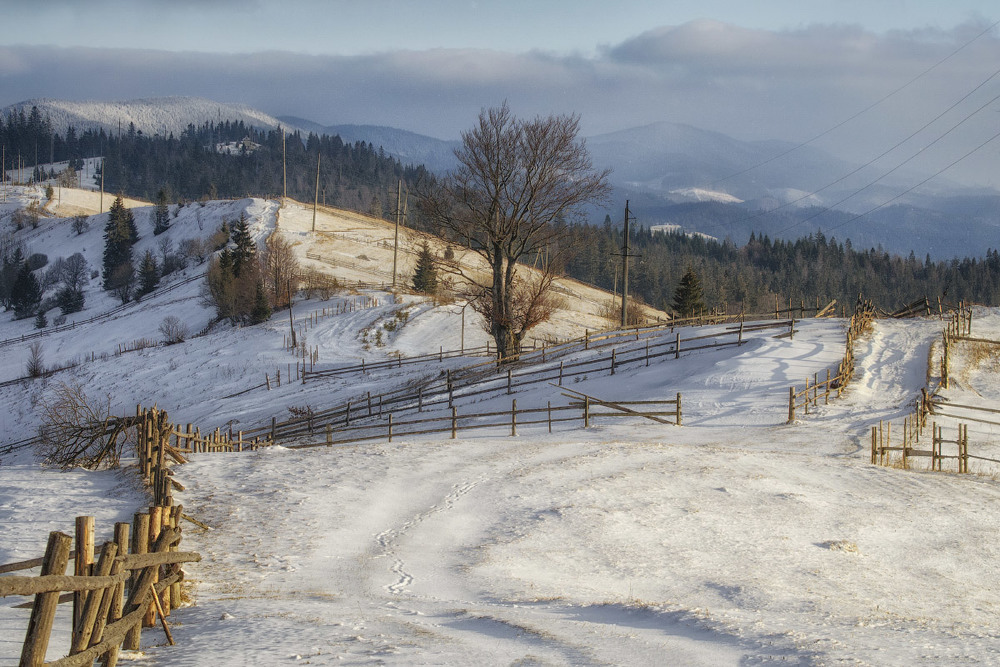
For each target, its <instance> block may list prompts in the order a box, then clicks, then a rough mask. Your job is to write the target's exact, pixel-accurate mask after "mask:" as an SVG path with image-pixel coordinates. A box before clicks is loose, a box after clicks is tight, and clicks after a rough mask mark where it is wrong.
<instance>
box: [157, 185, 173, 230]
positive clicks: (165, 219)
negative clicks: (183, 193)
mask: <svg viewBox="0 0 1000 667" xmlns="http://www.w3.org/2000/svg"><path fill="white" fill-rule="evenodd" d="M169 228H170V209H169V208H168V207H167V193H166V191H165V190H164V189H163V188H160V191H159V192H158V193H156V210H155V211H154V212H153V236H158V235H160V234H162V233H163V232H165V231H167V229H169Z"/></svg>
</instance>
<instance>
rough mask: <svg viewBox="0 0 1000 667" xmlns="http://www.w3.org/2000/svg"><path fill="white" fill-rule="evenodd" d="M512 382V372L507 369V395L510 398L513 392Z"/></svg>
mask: <svg viewBox="0 0 1000 667" xmlns="http://www.w3.org/2000/svg"><path fill="white" fill-rule="evenodd" d="M510 380H511V371H510V369H509V368H508V369H507V395H508V396H509V395H510V394H511V393H512V392H511V381H510Z"/></svg>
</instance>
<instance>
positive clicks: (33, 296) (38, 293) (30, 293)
mask: <svg viewBox="0 0 1000 667" xmlns="http://www.w3.org/2000/svg"><path fill="white" fill-rule="evenodd" d="M41 302H42V288H41V287H40V286H39V284H38V279H37V278H35V274H34V273H32V272H31V267H29V266H28V263H27V262H23V263H22V264H21V268H20V269H18V272H17V278H15V279H14V284H13V286H11V290H10V305H11V307H12V308H13V309H14V317H15V318H17V319H19V320H22V319H24V318H26V317H31V316H32V315H34V314H35V310H36V309H37V308H38V304H40V303H41Z"/></svg>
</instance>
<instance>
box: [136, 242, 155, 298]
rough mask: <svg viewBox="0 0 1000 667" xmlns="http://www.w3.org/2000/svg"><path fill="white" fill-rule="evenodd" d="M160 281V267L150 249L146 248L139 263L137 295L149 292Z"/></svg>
mask: <svg viewBox="0 0 1000 667" xmlns="http://www.w3.org/2000/svg"><path fill="white" fill-rule="evenodd" d="M159 282H160V267H159V266H157V264H156V257H154V256H153V251H152V250H147V251H146V254H145V255H143V256H142V262H141V263H140V264H139V295H140V296H143V295H146V294H149V293H150V292H152V291H153V290H154V289H156V286H157V285H158V284H159Z"/></svg>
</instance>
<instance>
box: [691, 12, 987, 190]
mask: <svg viewBox="0 0 1000 667" xmlns="http://www.w3.org/2000/svg"><path fill="white" fill-rule="evenodd" d="M998 25H1000V21H996V22H995V23H993V24H992V25H991V26H989V27H988V28H986V29H985V30H983V31H982V32H980V33H979V34H978V35H976V36H975V37H973V38H972V39H970V40H969V41H967V42H965V43H964V44H962V45H961V46H960V47H958V48H957V49H955V50H954V51H952V52H951V53H949V54H948V55H947V56H945V57H944V58H942V59H941V60H939V61H937V62H936V63H934V64H933V65H931V66H930V67H928V68H927V69H925V70H924V71H923V72H921V73H920V74H917V75H916V76H915V77H913V78H912V79H910V80H909V81H907V82H906V83H904V84H903V85H901V86H899V87H898V88H896V89H895V90H893V91H891V92H889V93H887V94H886V95H884V96H883V97H881V98H880V99H878V100H876V101H875V102H873V103H871V104H869V105H868V106H866V107H865V108H864V109H861V110H860V111H858V112H857V113H855V114H854V115H852V116H850V117H848V118H846V119H844V120H842V121H840V122H839V123H837V124H836V125H834V126H833V127H831V128H828V129H826V130H824V131H823V132H820V133H819V134H817V135H815V136H814V137H812V138H811V139H807V140H805V141H803V142H802V143H800V144H796V145H795V146H792V147H791V148H789V149H788V150H786V151H783V152H781V153H778V154H777V155H774V156H772V157H770V158H768V159H766V160H764V161H762V162H758V163H757V164H754V165H751V166H749V167H747V168H746V169H743V170H741V171H737V172H736V173H733V174H730V175H729V176H725V177H723V178H720V179H717V180H715V181H712V182H711V183H709V187H712V186H715V185H718V184H719V183H722V182H724V181H728V180H729V179H731V178H736V177H737V176H741V175H743V174H745V173H747V172H749V171H753V170H754V169H758V168H760V167H763V166H764V165H767V164H770V163H772V162H774V161H775V160H779V159H781V158H783V157H785V156H786V155H788V154H789V153H793V152H795V151H797V150H798V149H800V148H802V147H804V146H808V145H809V144H811V143H813V142H814V141H817V140H819V139H822V138H823V137H825V136H826V135H828V134H830V133H831V132H833V131H834V130H838V129H840V128H841V127H843V126H844V125H846V124H848V123H850V122H851V121H852V120H854V119H855V118H858V117H859V116H862V115H864V114H866V113H868V112H869V111H871V110H872V109H874V108H875V107H877V106H879V105H880V104H882V103H883V102H885V101H886V100H888V99H889V98H891V97H893V96H895V95H897V94H898V93H900V92H902V91H903V90H905V89H906V88H908V87H910V86H911V85H913V84H914V83H916V82H917V81H918V80H920V79H922V78H923V77H925V76H927V75H928V74H930V73H931V72H932V71H934V70H935V69H937V68H938V67H940V66H941V65H943V64H944V63H946V62H947V61H948V60H951V59H952V58H953V57H955V56H956V55H958V54H959V53H960V52H961V51H963V50H965V49H966V48H967V47H968V46H970V45H971V44H972V43H973V42H975V41H976V40H978V39H979V38H980V37H982V36H983V35H985V34H986V33H988V32H990V31H992V30H993V29H994V28H996V27H997V26H998ZM994 76H996V75H995V74H994ZM990 78H992V77H990ZM984 83H985V82H984Z"/></svg>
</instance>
